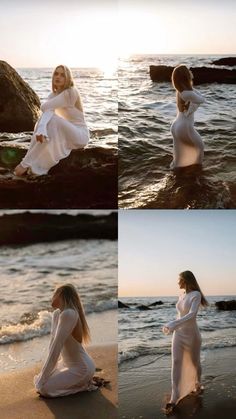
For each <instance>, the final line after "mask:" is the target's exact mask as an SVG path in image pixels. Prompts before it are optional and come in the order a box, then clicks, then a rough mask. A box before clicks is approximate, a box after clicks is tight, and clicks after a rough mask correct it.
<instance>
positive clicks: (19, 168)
mask: <svg viewBox="0 0 236 419" xmlns="http://www.w3.org/2000/svg"><path fill="white" fill-rule="evenodd" d="M27 170H28V167H23V166H21V164H18V166H16V167H15V170H14V172H13V173H14V175H15V176H23V175H24V174H25V173H26V172H27Z"/></svg>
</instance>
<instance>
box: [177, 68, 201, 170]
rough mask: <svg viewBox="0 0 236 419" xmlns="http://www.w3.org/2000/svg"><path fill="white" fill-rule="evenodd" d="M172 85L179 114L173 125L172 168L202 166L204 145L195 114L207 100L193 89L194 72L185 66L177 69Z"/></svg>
mask: <svg viewBox="0 0 236 419" xmlns="http://www.w3.org/2000/svg"><path fill="white" fill-rule="evenodd" d="M172 84H173V86H174V88H175V89H176V101H177V110H178V113H177V117H176V119H175V120H174V122H173V124H172V125H171V133H172V135H173V147H174V149H173V161H172V163H171V166H170V167H171V169H176V168H179V167H185V166H190V165H193V164H198V165H201V164H202V161H203V155H204V145H203V142H202V139H201V137H200V135H199V134H198V132H197V131H196V130H195V128H194V112H195V111H196V110H197V108H198V107H199V105H200V104H201V103H204V102H205V99H204V98H203V96H202V95H201V94H200V93H199V92H198V91H197V90H196V89H194V88H193V75H192V72H191V71H190V70H189V69H188V68H187V67H186V66H185V65H182V64H181V65H179V66H177V67H175V69H174V71H173V73H172Z"/></svg>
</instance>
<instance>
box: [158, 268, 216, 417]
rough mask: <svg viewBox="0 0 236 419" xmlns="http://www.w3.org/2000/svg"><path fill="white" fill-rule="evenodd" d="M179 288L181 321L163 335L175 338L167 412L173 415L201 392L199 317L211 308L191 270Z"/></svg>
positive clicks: (164, 330)
mask: <svg viewBox="0 0 236 419" xmlns="http://www.w3.org/2000/svg"><path fill="white" fill-rule="evenodd" d="M179 287H180V288H182V289H184V290H185V293H184V294H183V295H181V296H180V298H179V300H178V302H177V304H176V308H177V311H178V314H179V318H178V319H177V320H174V321H171V322H169V323H167V324H166V325H165V326H164V328H163V332H164V333H165V334H169V333H171V332H174V333H173V338H172V370H171V382H172V392H171V398H170V401H169V402H168V403H167V405H166V407H165V412H166V413H167V414H169V413H170V412H172V410H173V409H174V407H175V406H176V404H177V403H178V402H179V401H180V400H181V399H183V398H184V397H185V396H187V395H188V394H189V393H191V392H195V393H198V392H200V391H201V389H202V386H201V363H200V349H201V335H200V332H199V329H198V326H197V322H196V316H197V312H198V309H199V307H200V305H202V306H203V307H205V306H207V305H208V303H207V300H206V298H205V297H204V295H203V293H202V291H201V289H200V287H199V285H198V283H197V280H196V278H195V276H194V274H193V273H192V272H191V271H185V272H182V273H181V274H180V275H179Z"/></svg>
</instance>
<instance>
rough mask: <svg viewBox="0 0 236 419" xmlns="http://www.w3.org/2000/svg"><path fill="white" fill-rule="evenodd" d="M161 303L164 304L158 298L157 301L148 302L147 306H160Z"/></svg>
mask: <svg viewBox="0 0 236 419" xmlns="http://www.w3.org/2000/svg"><path fill="white" fill-rule="evenodd" d="M162 304H164V303H163V301H161V300H158V301H155V302H154V303H151V304H149V307H155V306H161V305H162Z"/></svg>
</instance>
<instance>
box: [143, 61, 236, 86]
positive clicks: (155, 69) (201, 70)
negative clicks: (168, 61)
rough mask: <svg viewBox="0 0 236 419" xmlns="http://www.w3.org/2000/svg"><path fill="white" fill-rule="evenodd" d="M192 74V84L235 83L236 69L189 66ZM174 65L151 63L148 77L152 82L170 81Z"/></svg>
mask: <svg viewBox="0 0 236 419" xmlns="http://www.w3.org/2000/svg"><path fill="white" fill-rule="evenodd" d="M190 69H191V71H192V72H193V76H194V84H195V85H196V84H204V83H226V84H236V70H228V69H224V68H223V69H221V68H210V67H195V68H192V67H191V68H190ZM173 70H174V67H171V66H166V65H151V66H150V77H151V80H152V81H154V82H170V81H171V75H172V72H173Z"/></svg>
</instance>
